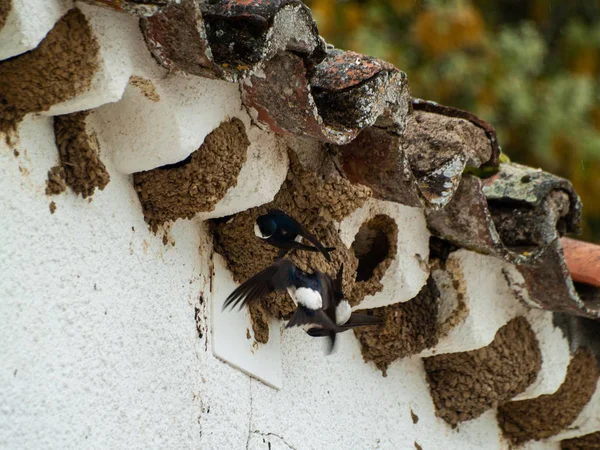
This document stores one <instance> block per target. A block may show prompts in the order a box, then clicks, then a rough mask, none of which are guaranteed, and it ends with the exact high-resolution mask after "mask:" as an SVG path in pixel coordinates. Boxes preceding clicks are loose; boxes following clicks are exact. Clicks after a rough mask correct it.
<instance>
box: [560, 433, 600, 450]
mask: <svg viewBox="0 0 600 450" xmlns="http://www.w3.org/2000/svg"><path fill="white" fill-rule="evenodd" d="M560 448H561V450H598V449H599V448H600V431H598V432H596V433H591V434H586V435H585V436H581V437H578V438H573V439H566V440H564V441H561V443H560Z"/></svg>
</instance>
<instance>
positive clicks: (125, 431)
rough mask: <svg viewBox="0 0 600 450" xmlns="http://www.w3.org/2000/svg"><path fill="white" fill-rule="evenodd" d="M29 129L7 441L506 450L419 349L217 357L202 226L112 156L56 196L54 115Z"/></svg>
mask: <svg viewBox="0 0 600 450" xmlns="http://www.w3.org/2000/svg"><path fill="white" fill-rule="evenodd" d="M19 132H20V140H19V142H18V144H17V146H16V147H15V148H16V149H18V151H19V152H20V156H18V157H15V156H14V154H13V148H9V147H8V146H7V145H6V144H5V143H4V142H2V143H1V144H0V211H2V215H1V216H0V217H1V220H0V224H1V230H2V239H0V267H2V271H1V272H0V300H1V308H0V317H1V323H2V324H3V326H2V327H1V328H0V341H1V342H2V345H1V346H0V359H1V360H2V365H1V370H0V374H1V375H0V383H1V385H2V389H1V390H0V405H1V408H0V415H1V417H0V447H1V448H40V449H41V448H65V449H66V448H78V449H79V448H92V449H93V448H98V449H106V448H140V449H142V448H143V449H149V448H154V449H161V448H206V449H213V448H214V449H224V448H231V449H244V448H249V449H263V448H264V449H266V448H269V443H270V444H271V448H272V449H285V448H297V449H319V448H332V449H348V448H355V449H359V448H361V449H362V448H364V449H375V448H381V449H412V448H415V447H414V442H415V441H416V442H417V443H418V444H419V445H421V447H422V448H423V449H427V450H429V449H440V448H446V449H483V448H485V449H490V450H492V449H502V448H507V447H506V444H505V443H504V442H503V440H502V438H500V432H499V430H498V427H497V425H496V421H495V416H494V414H493V412H489V413H487V414H485V415H484V416H482V417H480V418H479V419H477V420H474V421H472V422H469V423H465V424H462V425H461V426H459V427H458V428H457V429H456V430H453V429H451V427H450V426H449V425H447V424H446V423H445V422H443V421H442V420H440V419H437V418H436V417H435V414H434V408H433V404H432V401H431V398H430V396H429V389H428V387H427V384H426V380H425V375H424V371H423V369H422V363H421V361H420V359H419V358H417V357H414V358H408V359H404V360H402V361H400V362H396V363H394V364H392V366H391V367H390V368H389V370H388V376H387V377H386V378H384V377H382V376H381V374H380V372H378V371H377V370H376V369H375V368H374V367H373V366H372V365H370V364H365V363H364V362H363V360H362V357H361V354H360V350H359V346H358V342H357V341H356V339H355V338H354V335H353V334H352V333H345V334H342V335H340V339H339V341H340V342H339V347H338V349H337V352H336V353H335V354H334V355H332V356H330V357H326V356H325V355H324V353H323V347H322V342H320V341H319V340H316V339H309V338H308V337H307V336H306V335H305V334H304V333H303V332H302V331H301V330H292V331H286V332H285V333H283V334H282V338H281V348H282V367H283V388H282V389H281V390H279V391H277V390H275V389H272V388H270V387H268V386H266V385H264V384H263V383H261V382H260V381H257V380H253V379H251V378H250V377H249V376H247V375H245V374H243V373H241V372H240V371H238V370H236V369H234V368H232V367H230V366H229V365H227V364H225V363H223V362H221V361H219V360H217V359H216V358H214V357H213V356H212V352H211V345H210V339H211V337H210V335H209V334H208V330H210V327H209V321H210V307H209V305H210V303H209V302H210V301H211V292H210V273H211V272H210V258H211V244H210V243H209V242H208V237H207V233H206V230H205V227H204V226H203V224H202V223H201V222H199V221H182V220H180V221H177V222H176V223H175V224H174V225H173V226H172V227H171V229H170V231H169V234H170V236H171V238H172V240H173V241H174V242H175V246H171V245H167V246H165V245H163V243H162V237H161V236H155V235H153V234H151V233H150V232H149V231H148V229H147V226H146V225H145V223H144V221H143V216H142V211H141V208H140V204H139V201H138V199H137V196H136V194H135V192H134V190H133V188H132V183H131V178H130V176H127V175H123V174H120V173H119V172H118V171H117V170H115V168H114V167H113V166H112V163H111V162H110V161H111V160H110V158H105V161H106V162H107V168H108V170H109V172H110V174H111V182H110V183H109V184H108V186H107V187H106V189H105V190H104V191H103V192H96V194H95V195H94V196H93V197H92V199H93V200H92V201H91V202H90V201H88V200H83V199H81V198H80V197H76V196H75V195H73V193H72V192H71V193H69V192H68V193H65V194H62V195H60V196H58V197H53V198H49V197H47V196H46V195H45V194H44V189H45V180H46V174H47V170H48V169H49V168H50V167H51V166H53V165H54V164H56V162H57V152H56V149H55V147H54V137H53V131H52V119H51V118H49V117H35V118H28V119H26V121H25V122H24V123H23V124H22V125H21V127H20V129H19ZM51 200H54V201H55V202H56V205H57V210H56V212H55V213H54V214H50V211H49V208H48V204H49V202H50V201H51ZM201 297H202V299H203V300H202V303H201V302H200V298H201ZM196 308H198V309H199V311H200V312H199V315H200V316H201V317H202V319H201V320H200V323H201V327H200V329H201V332H202V333H201V334H202V337H199V333H198V330H197V326H196V320H195V315H196V312H195V310H196ZM411 409H412V410H413V412H414V413H415V414H417V415H418V417H419V421H418V423H417V424H413V421H412V419H411V414H410V411H411ZM531 448H534V447H531ZM537 448H558V444H557V443H556V444H551V443H547V444H544V446H543V447H542V446H541V447H537Z"/></svg>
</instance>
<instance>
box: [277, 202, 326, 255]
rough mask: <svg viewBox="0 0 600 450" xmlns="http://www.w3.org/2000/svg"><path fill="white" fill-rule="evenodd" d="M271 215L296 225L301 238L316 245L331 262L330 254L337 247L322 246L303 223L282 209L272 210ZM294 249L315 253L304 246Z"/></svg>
mask: <svg viewBox="0 0 600 450" xmlns="http://www.w3.org/2000/svg"><path fill="white" fill-rule="evenodd" d="M269 214H273V215H278V216H285V217H286V219H287V220H288V221H289V222H290V223H292V224H294V226H295V227H296V228H297V229H298V231H299V234H300V236H302V237H303V238H304V239H306V240H307V241H308V242H310V243H311V244H312V245H314V246H315V247H316V248H317V250H318V251H319V252H321V253H322V254H323V256H324V257H325V259H326V260H327V261H331V256H329V252H331V251H333V250H335V247H327V248H326V247H324V246H323V244H321V243H320V242H319V240H318V239H317V238H316V237H315V236H313V235H312V234H310V233H309V232H308V231H306V228H304V227H303V226H302V224H301V223H299V222H298V221H297V220H296V219H294V218H293V217H291V216H289V215H288V214H286V213H285V212H284V211H281V210H280V209H271V210H269ZM294 247H295V248H300V249H302V250H308V251H314V250H312V249H311V248H310V247H308V246H303V245H302V244H298V245H295V246H294Z"/></svg>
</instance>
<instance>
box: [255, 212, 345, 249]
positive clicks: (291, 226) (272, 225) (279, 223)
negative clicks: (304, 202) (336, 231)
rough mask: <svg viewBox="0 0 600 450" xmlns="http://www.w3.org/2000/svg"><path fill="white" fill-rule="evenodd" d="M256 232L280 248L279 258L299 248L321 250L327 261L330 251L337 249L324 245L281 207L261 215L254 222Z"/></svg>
mask: <svg viewBox="0 0 600 450" xmlns="http://www.w3.org/2000/svg"><path fill="white" fill-rule="evenodd" d="M254 234H256V236H258V237H259V238H261V239H263V240H264V241H265V242H267V243H268V244H271V245H273V246H274V247H277V248H279V249H280V251H279V254H278V255H277V259H281V258H283V257H284V256H285V255H286V254H287V253H288V252H289V251H290V250H292V249H295V248H297V249H300V250H307V251H309V252H321V253H322V254H323V256H325V259H326V260H327V261H331V257H330V256H329V252H332V251H334V250H335V247H323V245H322V244H321V243H320V242H319V241H318V240H317V238H316V237H314V236H313V235H312V234H310V233H309V232H308V231H306V230H305V229H304V227H303V226H302V225H300V224H299V223H298V222H297V221H296V220H295V219H294V218H292V217H290V216H288V215H287V214H286V213H284V212H283V211H281V210H279V209H272V210H270V211H269V212H268V214H264V215H262V216H259V217H258V218H257V219H256V223H255V224H254ZM303 239H306V240H307V241H308V242H310V243H311V244H312V246H311V245H306V244H303V243H302V240H303Z"/></svg>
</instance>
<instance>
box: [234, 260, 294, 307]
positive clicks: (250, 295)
mask: <svg viewBox="0 0 600 450" xmlns="http://www.w3.org/2000/svg"><path fill="white" fill-rule="evenodd" d="M295 269H296V266H295V265H294V263H293V262H291V261H290V260H289V259H280V260H279V261H276V262H274V263H273V264H271V265H270V266H269V267H267V268H266V269H264V270H262V271H261V272H258V273H257V274H256V275H254V276H252V277H250V278H249V279H248V280H246V281H244V282H243V283H242V284H241V285H239V286H238V287H237V288H236V289H235V290H234V291H233V292H232V293H231V294H230V295H229V297H227V299H226V300H225V303H224V304H223V309H225V308H228V307H231V308H234V307H235V306H237V305H238V304H240V309H241V308H242V307H243V306H244V305H247V304H248V303H252V302H254V301H256V300H260V299H261V298H263V297H265V296H267V295H269V294H270V293H271V292H274V291H285V290H286V289H287V287H288V286H290V285H291V277H292V275H293V272H294V271H295Z"/></svg>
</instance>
